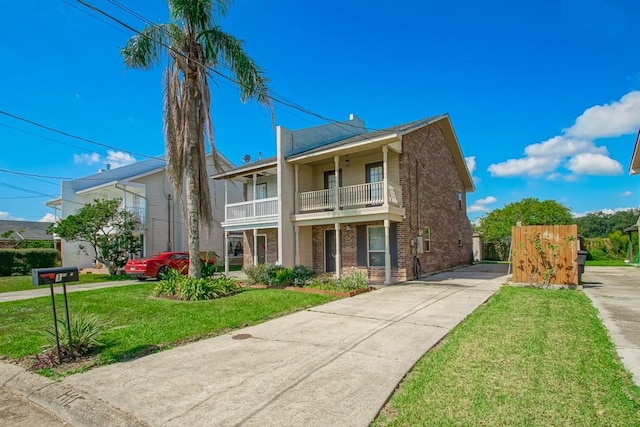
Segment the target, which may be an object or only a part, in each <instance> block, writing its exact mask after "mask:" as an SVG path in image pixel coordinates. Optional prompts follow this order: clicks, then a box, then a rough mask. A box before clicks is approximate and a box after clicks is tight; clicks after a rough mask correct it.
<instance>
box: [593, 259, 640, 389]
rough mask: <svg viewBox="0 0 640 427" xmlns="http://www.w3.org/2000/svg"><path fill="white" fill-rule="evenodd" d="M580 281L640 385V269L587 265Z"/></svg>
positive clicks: (634, 379)
mask: <svg viewBox="0 0 640 427" xmlns="http://www.w3.org/2000/svg"><path fill="white" fill-rule="evenodd" d="M582 280H583V288H584V293H585V294H586V295H587V296H588V297H589V298H590V299H591V301H592V302H593V305H594V306H595V307H596V308H597V309H598V311H599V312H600V317H601V319H602V322H603V323H604V325H605V327H606V328H607V329H608V330H609V335H610V336H611V339H612V341H613V343H614V344H615V346H616V349H617V351H618V355H619V356H620V358H621V359H622V362H623V363H624V366H625V367H626V368H627V369H628V370H629V372H631V374H632V375H633V381H634V382H635V383H636V385H640V268H633V267H586V269H585V272H584V274H583V276H582Z"/></svg>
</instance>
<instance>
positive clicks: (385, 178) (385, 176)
mask: <svg viewBox="0 0 640 427" xmlns="http://www.w3.org/2000/svg"><path fill="white" fill-rule="evenodd" d="M388 152H389V147H388V146H386V145H383V146H382V185H383V186H384V188H383V189H382V194H383V197H384V202H383V203H382V206H385V207H387V206H389V162H388V161H387V154H388Z"/></svg>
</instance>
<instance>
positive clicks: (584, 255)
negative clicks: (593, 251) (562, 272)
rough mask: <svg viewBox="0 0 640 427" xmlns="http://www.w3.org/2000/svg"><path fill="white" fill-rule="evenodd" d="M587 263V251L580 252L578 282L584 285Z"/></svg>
mask: <svg viewBox="0 0 640 427" xmlns="http://www.w3.org/2000/svg"><path fill="white" fill-rule="evenodd" d="M586 263H587V251H582V250H580V251H578V282H579V283H582V273H584V265H585V264H586Z"/></svg>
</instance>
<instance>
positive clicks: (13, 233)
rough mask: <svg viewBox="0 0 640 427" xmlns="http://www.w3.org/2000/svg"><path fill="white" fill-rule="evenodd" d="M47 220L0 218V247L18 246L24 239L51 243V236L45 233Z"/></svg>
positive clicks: (47, 224)
mask: <svg viewBox="0 0 640 427" xmlns="http://www.w3.org/2000/svg"><path fill="white" fill-rule="evenodd" d="M49 225H51V224H50V223H48V222H37V221H12V220H0V247H4V248H15V247H20V243H21V242H24V241H34V240H35V241H42V242H49V243H51V247H52V248H53V247H54V245H53V236H52V235H51V234H47V227H49Z"/></svg>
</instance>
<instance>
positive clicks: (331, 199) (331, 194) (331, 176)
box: [324, 170, 342, 208]
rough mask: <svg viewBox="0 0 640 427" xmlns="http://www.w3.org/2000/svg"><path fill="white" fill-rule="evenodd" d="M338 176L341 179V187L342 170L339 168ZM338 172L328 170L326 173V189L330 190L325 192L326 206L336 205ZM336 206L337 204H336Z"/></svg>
mask: <svg viewBox="0 0 640 427" xmlns="http://www.w3.org/2000/svg"><path fill="white" fill-rule="evenodd" d="M338 177H339V180H340V185H339V187H342V170H338ZM336 187H337V186H336V173H335V171H326V172H325V173H324V189H325V190H329V191H327V192H326V193H325V195H326V196H325V197H326V198H327V200H325V206H334V205H335V200H336V191H337V189H336ZM334 208H335V206H334Z"/></svg>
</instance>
